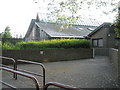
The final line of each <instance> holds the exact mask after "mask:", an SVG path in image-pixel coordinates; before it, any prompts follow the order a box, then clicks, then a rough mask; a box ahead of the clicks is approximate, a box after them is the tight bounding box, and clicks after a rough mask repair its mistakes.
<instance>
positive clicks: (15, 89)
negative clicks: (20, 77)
mask: <svg viewBox="0 0 120 90" xmlns="http://www.w3.org/2000/svg"><path fill="white" fill-rule="evenodd" d="M0 83H2V84H4V85H6V86H8V87H10V88H12V89H14V90H19V89H18V88H17V87H15V86H12V85H10V84H8V83H6V82H3V81H1V80H0Z"/></svg>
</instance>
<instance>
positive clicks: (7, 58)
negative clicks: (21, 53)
mask: <svg viewBox="0 0 120 90" xmlns="http://www.w3.org/2000/svg"><path fill="white" fill-rule="evenodd" d="M0 58H3V59H6V60H12V61H13V62H15V60H14V59H13V58H9V57H4V56H0Z"/></svg>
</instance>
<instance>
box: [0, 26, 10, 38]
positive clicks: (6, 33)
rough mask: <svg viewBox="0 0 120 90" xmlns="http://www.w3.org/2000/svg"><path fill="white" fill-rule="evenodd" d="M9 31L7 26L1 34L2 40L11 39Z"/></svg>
mask: <svg viewBox="0 0 120 90" xmlns="http://www.w3.org/2000/svg"><path fill="white" fill-rule="evenodd" d="M10 30H11V29H10V27H9V26H7V27H6V28H5V31H4V32H2V34H1V36H2V38H12V35H11V32H10Z"/></svg>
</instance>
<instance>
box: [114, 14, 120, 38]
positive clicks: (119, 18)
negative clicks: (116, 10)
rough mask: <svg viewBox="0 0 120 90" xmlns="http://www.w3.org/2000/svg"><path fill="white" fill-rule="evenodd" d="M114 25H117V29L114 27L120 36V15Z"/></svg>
mask: <svg viewBox="0 0 120 90" xmlns="http://www.w3.org/2000/svg"><path fill="white" fill-rule="evenodd" d="M114 25H115V29H114V30H115V33H116V35H117V37H119V38H120V16H119V15H118V16H117V18H116V21H115V23H114Z"/></svg>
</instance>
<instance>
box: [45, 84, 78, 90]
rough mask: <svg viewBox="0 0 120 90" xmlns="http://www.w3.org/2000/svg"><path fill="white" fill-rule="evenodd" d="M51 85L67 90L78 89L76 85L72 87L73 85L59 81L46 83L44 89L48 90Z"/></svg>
mask: <svg viewBox="0 0 120 90" xmlns="http://www.w3.org/2000/svg"><path fill="white" fill-rule="evenodd" d="M49 86H55V87H59V88H63V89H65V90H78V89H77V88H76V87H71V86H68V85H64V84H61V83H58V82H48V83H47V84H46V85H45V87H44V90H47V89H48V87H49Z"/></svg>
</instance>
